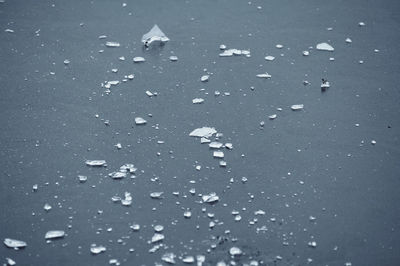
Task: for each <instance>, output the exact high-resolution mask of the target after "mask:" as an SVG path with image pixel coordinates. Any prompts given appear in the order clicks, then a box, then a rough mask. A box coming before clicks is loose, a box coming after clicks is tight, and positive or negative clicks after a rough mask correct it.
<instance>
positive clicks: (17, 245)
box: [4, 238, 27, 249]
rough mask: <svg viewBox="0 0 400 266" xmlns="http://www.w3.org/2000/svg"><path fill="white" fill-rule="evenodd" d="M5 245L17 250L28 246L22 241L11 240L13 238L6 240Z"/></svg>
mask: <svg viewBox="0 0 400 266" xmlns="http://www.w3.org/2000/svg"><path fill="white" fill-rule="evenodd" d="M4 245H6V246H7V247H9V248H16V249H18V248H23V247H26V246H27V244H26V242H24V241H21V240H16V239H11V238H5V239H4Z"/></svg>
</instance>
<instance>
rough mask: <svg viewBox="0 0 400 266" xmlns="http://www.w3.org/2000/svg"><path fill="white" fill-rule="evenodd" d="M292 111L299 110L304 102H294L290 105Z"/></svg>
mask: <svg viewBox="0 0 400 266" xmlns="http://www.w3.org/2000/svg"><path fill="white" fill-rule="evenodd" d="M290 108H291V109H292V110H293V111H297V110H301V109H303V108H304V104H294V105H292V106H291V107H290Z"/></svg>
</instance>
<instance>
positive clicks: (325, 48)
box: [317, 42, 335, 52]
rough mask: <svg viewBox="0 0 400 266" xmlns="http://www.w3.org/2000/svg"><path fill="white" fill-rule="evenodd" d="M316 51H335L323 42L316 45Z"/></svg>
mask: <svg viewBox="0 0 400 266" xmlns="http://www.w3.org/2000/svg"><path fill="white" fill-rule="evenodd" d="M317 50H320V51H329V52H333V51H334V50H335V49H334V48H333V47H332V46H331V45H330V44H328V43H326V42H323V43H319V44H317Z"/></svg>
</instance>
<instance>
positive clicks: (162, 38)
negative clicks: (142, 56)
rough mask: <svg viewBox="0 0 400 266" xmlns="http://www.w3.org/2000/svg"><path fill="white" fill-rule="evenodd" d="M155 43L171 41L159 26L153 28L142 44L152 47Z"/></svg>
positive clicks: (143, 38) (144, 36) (144, 37)
mask: <svg viewBox="0 0 400 266" xmlns="http://www.w3.org/2000/svg"><path fill="white" fill-rule="evenodd" d="M154 41H158V42H161V43H164V42H168V41H169V38H168V37H167V36H166V35H165V34H164V32H162V30H161V29H160V28H159V27H158V26H157V25H154V26H153V28H152V29H151V30H150V31H149V32H148V33H146V34H145V35H143V37H142V42H143V44H144V45H145V46H147V47H148V46H150V44H151V43H152V42H154Z"/></svg>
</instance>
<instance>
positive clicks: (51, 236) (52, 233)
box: [44, 230, 65, 239]
mask: <svg viewBox="0 0 400 266" xmlns="http://www.w3.org/2000/svg"><path fill="white" fill-rule="evenodd" d="M64 236H65V232H64V231H61V230H53V231H48V232H47V233H46V235H45V236H44V238H46V239H54V238H61V237H64Z"/></svg>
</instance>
